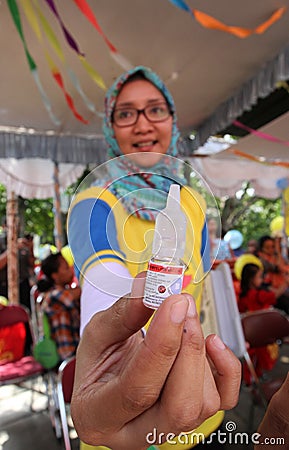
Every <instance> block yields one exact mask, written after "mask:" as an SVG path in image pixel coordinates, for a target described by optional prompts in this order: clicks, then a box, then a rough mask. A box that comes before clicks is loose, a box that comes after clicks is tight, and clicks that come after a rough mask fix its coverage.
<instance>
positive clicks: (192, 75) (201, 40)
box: [0, 0, 289, 156]
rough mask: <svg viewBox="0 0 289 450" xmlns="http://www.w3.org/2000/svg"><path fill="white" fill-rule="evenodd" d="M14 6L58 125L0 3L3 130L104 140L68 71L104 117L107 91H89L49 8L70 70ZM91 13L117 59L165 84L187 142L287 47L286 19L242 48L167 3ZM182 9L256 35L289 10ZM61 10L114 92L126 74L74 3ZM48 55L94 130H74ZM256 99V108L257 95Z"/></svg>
mask: <svg viewBox="0 0 289 450" xmlns="http://www.w3.org/2000/svg"><path fill="white" fill-rule="evenodd" d="M18 3H19V9H20V18H21V22H22V26H23V32H24V36H25V39H26V42H27V48H28V49H29V51H30V53H31V55H32V56H33V59H34V60H35V63H36V65H37V68H38V73H39V78H40V81H41V84H42V86H43V88H44V90H45V92H46V94H47V97H48V98H49V101H50V102H51V106H52V110H53V112H54V113H55V115H56V116H57V117H58V118H59V120H60V125H59V126H55V125H54V124H53V123H52V121H51V120H50V118H49V115H48V113H47V111H46V109H45V107H44V103H43V101H42V100H41V96H40V94H39V91H38V89H37V87H36V84H35V82H34V80H33V77H32V74H31V72H30V70H29V67H28V64H27V61H26V57H25V52H24V49H23V45H22V42H21V40H20V37H19V35H18V33H17V31H16V28H15V26H14V23H13V21H12V18H11V15H10V12H9V9H8V7H7V3H6V2H1V3H0V35H1V39H0V50H1V62H0V67H1V83H0V98H1V105H0V126H13V127H25V128H28V129H29V128H33V129H35V130H36V131H38V132H39V133H44V134H45V133H47V132H49V131H54V132H55V133H56V134H57V135H59V136H60V135H62V134H65V135H67V134H68V135H69V136H70V137H75V136H78V137H79V136H81V137H83V136H84V137H86V136H90V138H91V136H94V137H95V138H96V139H98V138H99V137H100V135H101V119H100V118H99V117H98V116H97V115H95V114H94V113H92V112H90V111H88V109H87V108H86V107H85V104H84V102H83V100H82V99H81V97H80V95H79V94H78V92H77V91H76V89H75V86H74V85H73V84H72V83H71V81H70V78H69V76H68V67H69V68H70V69H72V70H73V72H74V73H75V74H76V76H77V78H78V81H79V82H80V84H81V87H82V89H83V91H84V92H85V94H86V96H87V97H88V98H89V99H90V100H91V102H93V104H94V105H95V108H96V109H97V110H98V111H102V106H103V99H104V90H102V89H100V88H99V87H98V86H97V85H96V84H95V83H94V82H93V81H92V79H91V77H90V76H89V75H88V74H87V72H86V71H85V70H84V69H83V67H82V65H81V64H80V60H79V58H78V56H77V54H76V53H75V52H74V51H72V49H71V48H69V47H68V44H67V42H66V40H65V38H64V36H63V33H62V31H61V28H60V26H59V23H58V22H57V20H56V18H55V16H54V15H53V14H52V12H51V10H50V9H49V7H48V6H47V2H46V1H45V0H39V2H38V3H39V5H40V8H41V11H42V13H43V14H44V16H45V17H46V20H47V21H48V23H49V24H50V26H51V28H52V29H53V30H54V33H55V34H56V36H57V38H58V40H59V43H60V46H61V48H62V50H63V52H64V54H65V58H66V64H63V63H62V62H61V61H60V60H59V59H58V58H57V56H55V54H54V53H53V51H52V50H51V48H50V47H49V44H48V41H47V39H45V38H44V39H43V43H42V44H41V43H40V42H39V41H38V40H37V39H36V37H35V35H34V34H33V31H32V29H31V27H30V26H29V24H28V22H27V19H26V17H25V15H24V13H23V10H22V9H21V8H20V4H21V3H20V2H18ZM88 3H89V5H90V7H91V8H92V10H93V12H94V14H95V17H96V18H97V20H98V22H99V24H100V26H101V27H102V29H103V31H104V33H105V35H106V36H107V38H108V39H109V40H110V41H111V42H112V43H113V44H114V45H115V47H116V48H117V49H118V51H119V52H120V53H121V54H122V55H123V56H124V57H125V58H126V59H127V60H129V61H130V62H131V64H132V65H138V64H142V65H146V66H150V67H151V68H152V69H154V70H156V71H157V72H158V73H159V74H160V76H161V77H162V78H163V79H164V80H165V81H166V82H167V84H168V85H169V88H170V90H171V91H172V94H173V96H174V98H175V101H176V105H177V111H178V118H179V125H180V128H181V130H182V132H183V134H186V133H188V132H190V131H192V130H194V129H201V128H202V127H205V128H206V124H207V123H208V121H210V118H211V116H212V115H214V114H215V112H216V111H217V110H218V108H220V107H222V105H223V104H224V102H227V101H228V100H229V99H230V98H233V97H234V96H235V94H237V93H238V92H239V91H240V90H241V89H242V88H243V86H244V84H245V83H247V82H248V81H249V80H252V79H253V78H254V77H255V76H256V75H257V74H258V73H259V72H260V70H262V69H263V68H264V67H265V65H266V63H268V62H269V61H271V60H273V59H274V58H276V56H277V55H278V54H279V53H280V52H281V51H283V50H284V49H286V48H287V47H286V46H287V45H288V29H289V11H286V12H285V14H284V16H283V17H282V18H281V19H280V20H279V21H277V22H276V23H275V24H273V25H272V26H271V27H270V28H269V29H268V30H267V31H266V32H265V33H264V34H260V35H257V34H255V35H251V36H250V37H248V38H246V39H239V38H237V37H235V36H233V35H230V34H227V33H224V32H221V31H216V30H210V29H206V28H204V27H202V26H201V25H200V24H199V23H197V21H196V20H195V19H194V18H193V17H192V16H191V15H190V14H189V13H187V12H186V11H184V10H181V9H180V8H178V7H176V6H175V5H173V4H172V2H170V1H168V0H158V1H156V0H146V1H141V0H98V1H97V2H93V1H89V0H88ZM186 3H187V5H189V6H190V7H191V8H194V9H199V10H201V11H203V12H205V13H207V14H210V15H212V16H213V17H215V18H217V19H218V20H220V21H222V22H224V23H226V24H229V25H235V26H240V27H246V28H250V29H253V28H255V27H256V26H258V25H259V24H260V23H261V22H264V21H265V20H266V19H268V18H269V17H270V15H271V14H272V13H273V12H274V11H275V10H276V9H277V8H278V7H281V6H284V5H285V4H286V3H287V2H285V0H283V1H281V0H263V1H262V2H252V1H251V0H243V1H242V2H234V7H232V1H231V0H218V1H217V2H216V1H215V0H187V1H186ZM55 4H56V6H57V9H58V11H59V14H60V17H61V18H62V20H63V22H64V24H65V25H66V27H67V29H68V30H69V31H70V32H71V34H72V35H73V37H74V38H75V40H76V41H77V43H78V45H79V46H80V48H81V50H82V51H83V52H84V53H85V56H86V59H87V61H88V62H89V63H90V64H91V65H92V66H93V68H94V69H95V70H96V71H97V72H98V73H99V74H100V75H101V76H102V78H103V80H104V82H105V84H106V86H109V85H110V84H111V83H112V81H113V80H114V79H115V77H117V76H118V75H119V74H120V73H121V72H122V71H123V69H122V68H121V67H120V65H119V64H117V63H116V62H115V61H114V60H113V58H112V57H111V55H110V53H109V50H108V47H107V45H106V44H105V42H104V40H103V39H102V38H101V36H100V35H99V34H98V33H97V31H96V30H95V28H93V26H92V25H91V24H90V23H89V22H88V21H87V19H86V18H85V17H84V16H83V15H82V14H81V12H80V10H79V9H78V8H77V6H76V4H75V3H74V2H73V1H71V2H67V1H66V2H62V1H57V2H56V1H55ZM45 48H46V49H49V52H50V54H51V55H52V56H53V59H54V61H55V62H56V64H57V67H58V68H59V69H60V70H61V73H62V75H63V79H64V82H65V86H66V88H67V91H68V92H69V93H70V95H71V96H72V98H73V100H74V102H75V106H76V108H77V110H78V111H79V113H80V114H81V115H83V117H85V118H86V119H87V120H88V121H89V124H88V125H84V124H82V123H81V122H80V121H78V120H77V119H76V118H75V117H74V116H73V114H72V112H71V111H70V109H69V108H68V106H67V104H66V102H65V99H64V95H63V93H62V92H61V90H60V89H59V87H58V86H57V85H56V83H55V81H54V80H53V77H52V76H51V73H50V69H49V67H48V65H47V62H46V60H45V57H44V49H45ZM275 81H276V80H273V82H275ZM273 84H274V83H273ZM270 90H272V86H270ZM263 91H264V89H263ZM267 93H268V92H267ZM256 94H257V95H256V96H255V101H256V100H257V97H258V96H259V94H260V92H259V91H258V92H257V93H256ZM250 102H252V100H250ZM240 108H241V109H244V105H240ZM241 112H242V111H241ZM238 115H239V114H238ZM235 117H237V116H236V113H235V112H234V113H233V115H231V117H230V115H227V118H226V120H225V122H224V121H223V122H222V124H223V125H222V128H223V129H224V128H225V127H226V126H228V125H229V124H230V123H231V122H232V120H233V119H234V118H235ZM216 127H217V129H215V130H214V128H216ZM219 128H220V127H219ZM210 130H211V132H216V131H218V125H216V126H209V127H207V128H206V130H205V131H204V132H203V133H202V136H201V141H202V140H204V139H205V138H206V137H208V136H207V134H208V132H209V131H210ZM48 138H49V136H48ZM89 145H91V142H90V143H89ZM4 146H5V140H4V139H2V140H0V156H3V151H4V150H3V147H4Z"/></svg>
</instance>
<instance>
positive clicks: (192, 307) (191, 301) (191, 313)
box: [187, 296, 198, 317]
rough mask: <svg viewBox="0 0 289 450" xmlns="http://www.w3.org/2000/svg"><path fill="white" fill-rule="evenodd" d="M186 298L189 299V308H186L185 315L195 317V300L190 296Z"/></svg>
mask: <svg viewBox="0 0 289 450" xmlns="http://www.w3.org/2000/svg"><path fill="white" fill-rule="evenodd" d="M187 298H188V300H189V309H188V314H187V315H188V317H195V316H197V314H198V313H197V308H196V303H195V300H194V299H193V298H192V297H191V296H188V297H187Z"/></svg>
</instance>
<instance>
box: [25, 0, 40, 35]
mask: <svg viewBox="0 0 289 450" xmlns="http://www.w3.org/2000/svg"><path fill="white" fill-rule="evenodd" d="M20 3H21V7H22V9H23V11H24V14H25V16H26V18H27V20H28V22H29V24H30V26H31V28H32V30H33V31H34V33H35V34H36V36H37V38H38V40H39V41H40V42H41V41H42V34H41V30H40V27H39V23H38V20H37V16H36V14H35V12H34V9H33V6H32V4H31V2H30V0H20Z"/></svg>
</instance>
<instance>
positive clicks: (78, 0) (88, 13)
mask: <svg viewBox="0 0 289 450" xmlns="http://www.w3.org/2000/svg"><path fill="white" fill-rule="evenodd" d="M74 3H75V4H76V5H77V6H78V8H79V9H80V11H81V12H82V13H83V14H84V16H85V17H86V18H87V19H88V21H89V22H90V23H91V24H92V25H93V26H94V28H95V29H96V30H97V32H98V33H99V34H100V36H101V37H102V38H103V39H104V42H105V43H106V45H107V46H108V48H109V50H110V53H111V56H112V58H113V59H114V60H115V61H116V62H117V63H118V64H119V65H120V66H121V67H122V68H123V69H125V70H129V69H131V68H132V67H133V65H132V64H131V63H130V62H129V61H128V60H127V59H126V58H125V57H124V56H123V55H121V54H120V53H119V51H118V50H117V49H116V47H115V46H114V45H113V44H112V42H111V41H110V40H109V39H108V37H107V36H106V35H105V33H104V32H103V30H102V28H101V26H100V25H99V23H98V21H97V19H96V17H95V15H94V14H93V11H92V9H91V8H90V6H89V5H88V3H87V2H86V0H74Z"/></svg>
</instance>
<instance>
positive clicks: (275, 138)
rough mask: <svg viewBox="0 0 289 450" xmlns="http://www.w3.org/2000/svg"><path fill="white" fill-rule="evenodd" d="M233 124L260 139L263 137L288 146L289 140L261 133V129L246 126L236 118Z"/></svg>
mask: <svg viewBox="0 0 289 450" xmlns="http://www.w3.org/2000/svg"><path fill="white" fill-rule="evenodd" d="M233 125H235V126H236V127H238V128H242V129H243V130H245V131H248V133H251V134H254V136H258V137H259V138H261V139H265V140H266V141H270V142H274V143H276V144H282V145H286V146H289V141H284V140H283V139H279V138H277V137H275V136H272V135H271V134H267V133H263V132H262V131H257V130H253V128H250V127H247V125H245V124H243V123H242V122H239V121H238V120H234V122H233Z"/></svg>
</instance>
